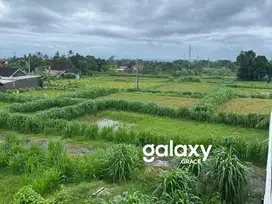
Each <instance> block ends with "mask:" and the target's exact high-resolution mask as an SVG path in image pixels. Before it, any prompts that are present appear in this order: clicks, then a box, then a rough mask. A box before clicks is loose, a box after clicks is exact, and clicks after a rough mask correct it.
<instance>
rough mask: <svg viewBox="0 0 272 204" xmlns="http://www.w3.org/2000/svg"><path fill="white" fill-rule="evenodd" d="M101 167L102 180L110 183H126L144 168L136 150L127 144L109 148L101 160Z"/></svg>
mask: <svg viewBox="0 0 272 204" xmlns="http://www.w3.org/2000/svg"><path fill="white" fill-rule="evenodd" d="M103 165H104V169H103V178H104V179H106V180H108V181H110V182H112V183H121V182H126V181H128V180H130V179H131V178H132V177H133V176H134V175H135V173H136V172H138V171H139V170H140V169H142V168H143V167H144V165H143V159H142V157H141V155H140V153H139V151H138V149H137V148H135V146H133V145H127V144H118V145H116V146H114V147H111V148H109V149H108V150H107V152H106V154H105V157H104V158H103Z"/></svg>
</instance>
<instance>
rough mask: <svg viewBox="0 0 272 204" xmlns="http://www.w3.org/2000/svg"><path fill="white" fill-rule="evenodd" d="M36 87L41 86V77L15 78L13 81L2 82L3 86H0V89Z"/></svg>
mask: <svg viewBox="0 0 272 204" xmlns="http://www.w3.org/2000/svg"><path fill="white" fill-rule="evenodd" d="M1 87H2V88H1ZM36 87H42V79H41V77H33V78H25V79H19V80H15V81H13V82H9V83H5V84H3V86H0V91H3V90H12V89H24V88H36Z"/></svg>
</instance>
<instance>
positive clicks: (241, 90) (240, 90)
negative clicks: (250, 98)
mask: <svg viewBox="0 0 272 204" xmlns="http://www.w3.org/2000/svg"><path fill="white" fill-rule="evenodd" d="M231 89H232V90H233V91H234V92H238V93H244V94H272V88H271V89H260V88H240V87H238V88H231Z"/></svg>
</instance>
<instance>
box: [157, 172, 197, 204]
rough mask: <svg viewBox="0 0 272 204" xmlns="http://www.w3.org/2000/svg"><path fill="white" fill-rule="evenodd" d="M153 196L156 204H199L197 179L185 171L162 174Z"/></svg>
mask: <svg viewBox="0 0 272 204" xmlns="http://www.w3.org/2000/svg"><path fill="white" fill-rule="evenodd" d="M157 186H158V187H157V189H156V190H155V191H154V195H155V196H156V197H157V199H158V201H160V202H158V203H173V204H174V203H201V200H200V199H199V198H198V197H197V196H196V195H197V194H198V185H197V179H196V177H194V176H193V175H191V174H189V173H188V172H187V171H183V170H172V171H169V172H163V173H161V175H160V179H159V181H158V184H157Z"/></svg>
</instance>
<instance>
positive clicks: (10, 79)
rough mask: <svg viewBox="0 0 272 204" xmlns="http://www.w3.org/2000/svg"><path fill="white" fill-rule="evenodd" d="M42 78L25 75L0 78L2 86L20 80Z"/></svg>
mask: <svg viewBox="0 0 272 204" xmlns="http://www.w3.org/2000/svg"><path fill="white" fill-rule="evenodd" d="M40 77H41V76H33V75H25V76H18V77H2V78H0V84H6V83H10V82H13V81H17V80H20V79H30V78H40Z"/></svg>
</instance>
